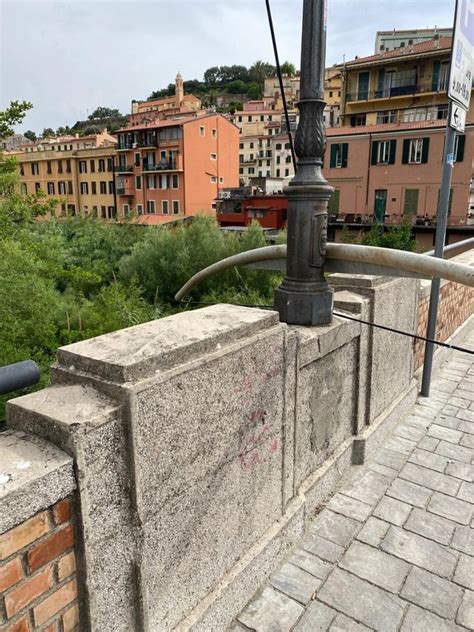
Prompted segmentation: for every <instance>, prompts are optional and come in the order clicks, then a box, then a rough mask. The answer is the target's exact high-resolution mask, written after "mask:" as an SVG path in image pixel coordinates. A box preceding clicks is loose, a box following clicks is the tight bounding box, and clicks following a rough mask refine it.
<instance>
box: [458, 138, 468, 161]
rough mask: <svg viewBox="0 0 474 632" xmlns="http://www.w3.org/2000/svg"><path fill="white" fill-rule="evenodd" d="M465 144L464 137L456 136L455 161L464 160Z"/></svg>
mask: <svg viewBox="0 0 474 632" xmlns="http://www.w3.org/2000/svg"><path fill="white" fill-rule="evenodd" d="M465 145H466V137H465V136H458V150H457V152H456V162H462V161H463V160H464V146H465Z"/></svg>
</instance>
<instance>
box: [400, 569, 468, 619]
mask: <svg viewBox="0 0 474 632" xmlns="http://www.w3.org/2000/svg"><path fill="white" fill-rule="evenodd" d="M400 596H401V597H403V598H404V599H406V600H407V601H411V602H413V603H415V604H416V605H417V606H421V607H422V608H426V609H427V610H431V612H434V613H435V614H438V615H439V616H441V617H445V618H446V619H454V617H455V616H456V612H457V609H458V607H459V605H460V603H461V599H462V590H461V589H460V588H459V586H456V585H455V584H453V583H452V582H450V581H449V580H447V579H443V578H441V577H438V576H437V575H433V573H428V571H425V570H423V569H421V568H412V569H411V571H410V574H409V575H408V577H407V580H406V582H405V585H404V587H403V590H402V592H401V593H400Z"/></svg>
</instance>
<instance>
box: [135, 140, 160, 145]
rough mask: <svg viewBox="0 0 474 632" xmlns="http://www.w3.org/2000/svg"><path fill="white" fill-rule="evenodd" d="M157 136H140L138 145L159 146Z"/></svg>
mask: <svg viewBox="0 0 474 632" xmlns="http://www.w3.org/2000/svg"><path fill="white" fill-rule="evenodd" d="M157 146H158V145H157V143H156V138H153V139H147V138H140V139H139V140H138V142H137V147H157Z"/></svg>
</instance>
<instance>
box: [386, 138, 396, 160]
mask: <svg viewBox="0 0 474 632" xmlns="http://www.w3.org/2000/svg"><path fill="white" fill-rule="evenodd" d="M396 153H397V141H396V140H391V141H390V158H389V160H388V164H389V165H394V164H395V155H396Z"/></svg>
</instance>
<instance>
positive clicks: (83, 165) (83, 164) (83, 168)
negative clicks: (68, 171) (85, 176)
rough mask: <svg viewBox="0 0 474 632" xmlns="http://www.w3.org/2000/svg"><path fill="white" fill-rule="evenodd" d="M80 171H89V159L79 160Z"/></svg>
mask: <svg viewBox="0 0 474 632" xmlns="http://www.w3.org/2000/svg"><path fill="white" fill-rule="evenodd" d="M79 173H87V161H86V160H79Z"/></svg>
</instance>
